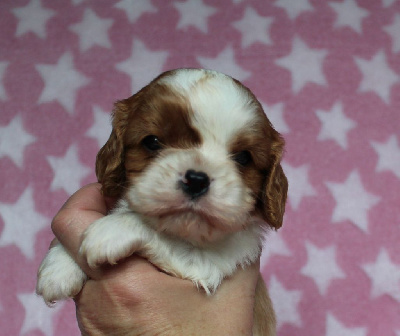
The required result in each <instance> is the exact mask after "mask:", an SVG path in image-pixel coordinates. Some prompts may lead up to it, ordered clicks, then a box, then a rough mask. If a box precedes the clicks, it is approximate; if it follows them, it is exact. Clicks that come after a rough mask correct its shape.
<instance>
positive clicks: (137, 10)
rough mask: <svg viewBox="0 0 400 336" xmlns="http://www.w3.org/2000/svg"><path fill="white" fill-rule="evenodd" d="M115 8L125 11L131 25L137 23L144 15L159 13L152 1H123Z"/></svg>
mask: <svg viewBox="0 0 400 336" xmlns="http://www.w3.org/2000/svg"><path fill="white" fill-rule="evenodd" d="M114 7H116V8H119V9H122V10H123V11H125V13H126V15H127V16H128V20H129V22H130V23H134V22H136V21H137V20H138V19H139V18H140V17H141V16H142V14H143V13H146V12H148V13H155V12H157V8H156V7H154V6H153V4H152V2H151V0H135V1H132V0H121V1H119V2H118V3H117V4H115V5H114Z"/></svg>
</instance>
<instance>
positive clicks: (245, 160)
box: [233, 151, 251, 166]
mask: <svg viewBox="0 0 400 336" xmlns="http://www.w3.org/2000/svg"><path fill="white" fill-rule="evenodd" d="M233 160H235V161H236V162H237V163H238V164H240V165H241V166H247V165H248V164H249V163H250V162H251V154H250V152H249V151H242V152H239V153H236V154H234V155H233Z"/></svg>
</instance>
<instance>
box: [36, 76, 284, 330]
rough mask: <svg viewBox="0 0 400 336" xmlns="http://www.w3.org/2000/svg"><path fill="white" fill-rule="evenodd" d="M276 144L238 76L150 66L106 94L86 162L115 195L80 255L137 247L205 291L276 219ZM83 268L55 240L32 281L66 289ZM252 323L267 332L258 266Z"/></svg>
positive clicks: (77, 285) (54, 291)
mask: <svg viewBox="0 0 400 336" xmlns="http://www.w3.org/2000/svg"><path fill="white" fill-rule="evenodd" d="M283 147H284V141H283V139H282V137H281V136H280V134H279V133H278V132H277V131H275V129H274V128H273V127H272V125H271V123H270V122H269V120H268V119H267V117H266V115H265V113H264V111H263V108H262V106H261V104H260V103H259V101H258V100H257V99H256V97H255V96H254V94H253V93H252V92H251V91H250V90H249V89H248V88H246V87H245V86H244V85H242V84H241V83H240V82H239V81H237V80H235V79H232V78H231V77H229V76H226V75H224V74H221V73H218V72H215V71H210V70H202V69H178V70H173V71H168V72H165V73H163V74H161V75H160V76H159V77H157V78H156V79H155V80H153V81H152V82H151V83H150V84H149V85H147V86H146V87H144V88H143V89H142V90H140V91H139V92H138V93H136V94H135V95H133V96H132V97H130V98H128V99H125V100H122V101H119V102H117V103H116V104H115V109H114V112H113V130H112V133H111V135H110V138H109V140H108V141H107V143H106V144H105V145H104V147H103V148H102V149H101V150H100V151H99V153H98V155H97V162H96V174H97V177H98V180H99V182H100V183H101V184H102V191H103V193H104V195H105V196H109V197H116V198H118V199H119V202H118V203H117V206H116V207H115V209H113V210H112V212H111V213H110V214H109V215H107V216H106V217H103V218H101V219H99V220H97V221H95V222H94V223H93V224H91V225H90V226H89V228H88V229H87V231H86V233H85V236H84V238H83V241H82V245H81V247H80V253H81V254H82V255H83V256H85V257H86V259H87V262H88V264H89V266H90V267H96V266H99V265H101V264H104V263H109V264H115V263H116V262H118V261H119V260H121V259H123V258H126V257H128V256H130V255H132V254H133V253H137V254H139V255H141V256H143V257H145V258H147V259H148V260H149V261H150V262H152V263H153V264H154V265H156V266H157V267H159V268H160V269H162V270H163V271H165V272H167V273H169V274H171V275H174V276H176V277H180V278H183V279H189V280H191V281H193V283H194V284H195V285H196V286H197V287H199V288H201V289H203V290H204V291H205V292H206V293H207V294H208V295H212V294H213V293H214V292H215V291H216V290H217V289H218V286H219V285H220V284H221V281H223V279H224V278H226V277H229V276H230V275H232V274H233V273H234V272H235V270H236V269H237V268H238V267H246V266H247V265H249V264H251V263H254V262H255V261H256V260H257V259H258V258H259V256H260V253H261V247H262V240H263V234H264V232H265V231H266V230H267V229H268V228H271V227H272V228H274V229H278V228H279V227H280V226H281V225H282V218H283V214H284V209H285V202H286V196H287V188H288V184H287V179H286V177H285V175H284V173H283V171H282V168H281V165H280V161H281V157H282V153H283ZM86 279H87V276H86V275H85V273H83V271H82V270H81V269H80V268H79V266H78V265H77V264H76V263H75V262H74V261H73V260H72V259H71V257H70V256H69V255H68V253H67V252H66V251H65V250H64V248H63V246H62V245H60V244H58V245H57V246H55V247H53V248H51V249H50V250H49V252H48V254H47V256H46V258H45V259H44V260H43V262H42V264H41V266H40V269H39V272H38V284H37V293H38V294H40V295H42V296H43V298H44V300H45V301H46V302H48V303H51V302H54V301H57V300H60V299H65V298H68V297H73V296H74V295H76V294H77V293H78V292H79V291H80V290H81V288H82V286H83V285H84V282H85V281H86ZM254 335H275V316H274V313H273V309H272V305H271V302H270V300H269V297H268V294H267V291H266V289H265V287H264V282H263V280H262V278H261V276H260V278H259V281H258V285H257V293H256V305H255V326H254Z"/></svg>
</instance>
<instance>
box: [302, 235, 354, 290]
mask: <svg viewBox="0 0 400 336" xmlns="http://www.w3.org/2000/svg"><path fill="white" fill-rule="evenodd" d="M306 249H307V264H306V265H305V266H304V267H303V268H302V269H301V274H303V275H305V276H307V277H310V278H311V279H313V280H314V282H315V284H316V285H317V287H318V290H319V293H320V294H321V295H325V294H326V293H327V291H328V288H329V286H330V284H331V282H332V280H334V279H343V278H345V277H346V275H345V274H344V273H343V271H342V269H341V268H340V267H339V266H338V264H337V263H336V251H335V246H330V247H326V248H318V247H317V246H315V245H313V244H311V243H309V242H306Z"/></svg>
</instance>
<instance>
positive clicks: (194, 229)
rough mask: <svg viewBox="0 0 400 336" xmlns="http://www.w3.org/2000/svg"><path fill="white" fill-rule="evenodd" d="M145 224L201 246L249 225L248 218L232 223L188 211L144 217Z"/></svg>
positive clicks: (244, 217)
mask: <svg viewBox="0 0 400 336" xmlns="http://www.w3.org/2000/svg"><path fill="white" fill-rule="evenodd" d="M146 222H147V223H148V224H149V225H150V226H152V227H153V228H154V229H155V230H156V231H159V232H163V233H165V234H168V235H171V236H174V237H178V238H180V239H183V240H186V241H188V242H190V243H191V244H193V245H197V246H201V245H207V244H210V243H214V242H217V241H220V240H222V239H223V238H224V237H226V236H227V235H229V234H230V233H233V232H237V231H241V230H244V229H245V228H246V226H247V224H248V223H249V217H248V216H243V217H241V218H237V219H236V220H235V221H233V220H232V219H229V220H228V219H226V218H217V217H212V216H210V215H208V214H202V213H200V212H197V211H194V210H190V209H188V210H181V211H171V212H166V213H164V214H161V215H158V216H156V217H155V216H150V217H147V216H146Z"/></svg>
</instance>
